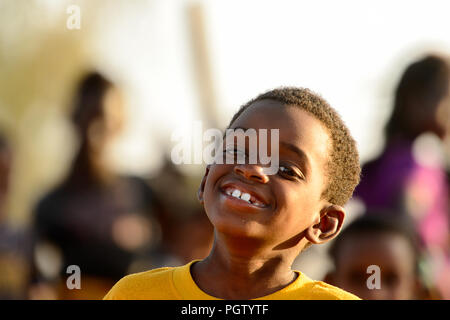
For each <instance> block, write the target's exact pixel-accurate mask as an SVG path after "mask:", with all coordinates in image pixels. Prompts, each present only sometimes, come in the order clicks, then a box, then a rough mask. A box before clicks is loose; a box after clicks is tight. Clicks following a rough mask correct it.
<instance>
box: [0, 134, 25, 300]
mask: <svg viewBox="0 0 450 320" xmlns="http://www.w3.org/2000/svg"><path fill="white" fill-rule="evenodd" d="M11 165H12V150H11V147H10V145H9V143H8V142H7V140H6V138H5V137H4V136H3V135H1V134H0V300H4V299H26V297H27V295H26V288H27V285H28V280H29V271H30V270H29V261H30V256H31V250H30V238H29V234H28V232H27V231H26V230H24V229H18V228H13V227H12V226H10V225H9V224H8V222H7V220H6V218H7V216H6V211H5V208H6V199H7V195H8V191H9V181H10V171H11Z"/></svg>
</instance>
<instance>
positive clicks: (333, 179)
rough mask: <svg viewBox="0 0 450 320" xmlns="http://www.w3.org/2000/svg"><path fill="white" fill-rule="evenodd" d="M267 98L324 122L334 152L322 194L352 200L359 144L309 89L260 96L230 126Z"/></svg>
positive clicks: (334, 199)
mask: <svg viewBox="0 0 450 320" xmlns="http://www.w3.org/2000/svg"><path fill="white" fill-rule="evenodd" d="M265 99H270V100H275V101H278V102H281V103H282V104H283V105H284V106H295V107H299V108H301V109H303V110H305V111H306V112H308V113H309V114H311V115H312V116H314V117H315V118H316V119H318V120H319V121H321V122H322V123H323V124H324V125H325V127H326V128H327V129H328V130H329V135H330V138H331V140H332V151H331V154H330V159H329V161H328V163H327V172H326V173H327V176H328V177H329V182H328V185H327V187H326V188H325V190H324V191H323V193H322V198H324V199H326V200H327V201H329V202H330V203H333V204H337V205H340V206H343V205H344V204H345V203H346V202H347V201H348V200H349V199H350V198H351V196H352V194H353V191H354V190H355V188H356V186H357V185H358V183H359V181H360V174H361V165H360V162H359V153H358V149H357V146H356V142H355V140H354V139H353V137H352V136H351V135H350V131H349V130H348V128H347V126H346V125H345V123H344V121H343V120H342V119H341V117H340V116H339V114H338V113H337V111H336V110H334V109H333V108H332V107H331V106H330V105H329V104H328V102H327V101H325V100H324V99H323V98H322V97H320V96H319V95H318V94H316V93H314V92H312V91H311V90H309V89H305V88H296V87H281V88H277V89H273V90H270V91H268V92H265V93H263V94H260V95H259V96H257V97H256V98H254V99H252V100H250V101H249V102H247V103H246V104H245V105H243V106H242V107H241V108H240V109H239V111H238V112H237V113H236V114H235V115H234V116H233V118H232V119H231V122H230V124H229V125H228V127H230V126H231V125H232V124H233V122H234V121H236V119H237V118H238V117H239V116H240V115H241V114H242V112H244V111H245V110H246V109H247V108H248V107H249V106H250V105H251V104H253V103H254V102H257V101H260V100H265Z"/></svg>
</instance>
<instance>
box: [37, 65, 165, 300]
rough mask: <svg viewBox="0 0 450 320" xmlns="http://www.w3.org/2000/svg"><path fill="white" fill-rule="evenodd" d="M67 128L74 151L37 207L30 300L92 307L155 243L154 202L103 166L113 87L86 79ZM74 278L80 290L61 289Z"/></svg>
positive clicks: (117, 127) (114, 111) (111, 129)
mask: <svg viewBox="0 0 450 320" xmlns="http://www.w3.org/2000/svg"><path fill="white" fill-rule="evenodd" d="M72 122H73V124H74V126H75V128H76V130H77V133H78V136H79V139H80V147H79V151H78V154H77V155H76V158H75V161H74V162H73V165H72V168H71V170H70V172H69V174H68V176H67V177H66V179H65V180H64V181H63V182H62V184H61V185H60V186H58V187H57V188H56V189H55V190H53V191H51V192H50V193H49V194H48V195H46V196H45V197H44V198H43V199H42V200H41V201H40V202H39V204H38V205H37V207H36V212H35V219H34V231H35V246H34V257H35V258H34V267H35V268H34V270H35V274H34V279H35V284H34V286H33V287H32V289H31V290H30V298H32V299H44V298H60V299H99V298H102V297H103V295H104V294H105V292H106V291H107V290H108V289H109V288H110V286H111V285H112V284H113V283H114V282H115V281H117V280H118V279H120V278H121V277H123V276H124V275H126V274H127V273H128V272H129V268H130V266H131V264H132V263H133V261H134V260H135V259H139V258H140V257H142V256H143V255H144V256H145V255H146V254H147V253H148V252H149V251H150V250H151V249H152V247H153V246H155V245H156V242H157V241H158V237H157V235H158V228H159V227H158V220H157V216H158V214H159V213H158V210H159V207H158V201H157V199H156V197H155V195H154V193H153V191H152V190H151V189H150V188H149V187H148V186H147V184H146V183H145V182H144V181H143V180H142V179H140V178H137V177H130V176H119V175H117V174H116V173H114V172H113V171H112V170H111V169H110V168H109V167H108V165H107V163H106V161H105V154H106V150H107V148H108V146H109V145H110V143H111V142H112V141H113V140H114V138H115V137H116V136H117V135H118V134H119V133H120V132H121V129H122V126H123V122H124V110H123V105H122V100H121V96H120V92H119V91H118V89H117V87H116V86H115V85H114V84H113V83H112V82H110V81H109V80H107V79H106V78H105V77H104V76H102V75H101V74H99V73H96V72H92V73H89V74H87V75H86V76H85V77H84V78H83V79H82V80H81V82H80V84H79V87H78V91H77V93H76V99H75V106H74V110H73V114H72ZM70 265H76V266H78V267H79V268H80V271H81V289H73V290H69V289H68V288H67V286H66V279H67V278H68V277H69V276H70V274H67V273H66V271H67V267H68V266H70Z"/></svg>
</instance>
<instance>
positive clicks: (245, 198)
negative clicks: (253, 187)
mask: <svg viewBox="0 0 450 320" xmlns="http://www.w3.org/2000/svg"><path fill="white" fill-rule="evenodd" d="M250 198H251V196H250V195H249V194H248V193H243V194H242V195H241V199H242V200H245V201H250Z"/></svg>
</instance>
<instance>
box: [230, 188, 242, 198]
mask: <svg viewBox="0 0 450 320" xmlns="http://www.w3.org/2000/svg"><path fill="white" fill-rule="evenodd" d="M231 195H232V196H233V197H236V198H239V197H240V196H241V191H239V190H238V189H235V190H234V191H233V193H232V194H231Z"/></svg>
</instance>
